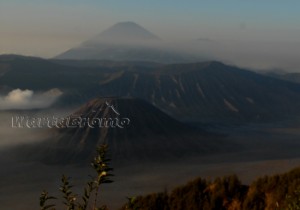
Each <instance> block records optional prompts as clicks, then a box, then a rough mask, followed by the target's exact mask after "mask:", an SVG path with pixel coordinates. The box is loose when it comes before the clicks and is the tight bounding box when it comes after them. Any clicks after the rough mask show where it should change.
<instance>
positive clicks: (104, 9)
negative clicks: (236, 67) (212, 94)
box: [0, 0, 300, 66]
mask: <svg viewBox="0 0 300 210" xmlns="http://www.w3.org/2000/svg"><path fill="white" fill-rule="evenodd" d="M299 10H300V1H299V0H285V1H282V0H252V1H243V0H226V1H225V0H224V1H217V0H190V1H188V0H187V1H183V0H165V1H162V0H151V1H141V0H126V1H123V0H118V1H117V0H51V1H49V0H0V54H4V53H15V54H24V55H33V56H40V57H46V58H49V57H52V56H55V55H57V54H59V53H61V52H64V51H66V50H67V49H69V48H71V47H74V46H76V45H78V44H80V43H81V42H83V41H85V40H87V39H89V38H90V37H94V36H95V35H97V34H99V33H100V32H101V31H103V30H105V29H106V28H108V27H109V26H111V25H113V24H115V23H117V22H121V21H134V22H137V23H138V24H140V25H142V26H143V27H145V28H146V29H148V30H149V31H151V32H152V33H154V34H156V35H158V36H159V37H160V38H162V39H164V40H168V41H170V40H184V41H189V40H196V39H198V38H209V39H212V40H218V41H220V40H221V41H225V42H237V43H240V42H242V43H253V42H254V43H270V45H272V43H276V44H278V45H280V47H278V50H279V49H282V47H284V46H287V47H286V49H283V50H284V52H285V51H289V48H290V46H292V48H293V49H291V51H292V52H291V53H292V56H295V57H297V55H298V54H297V53H298V52H299V51H298V50H299V49H300V24H299V23H300V12H299ZM276 44H275V45H276ZM285 44H286V45H285ZM298 47H299V48H298ZM294 48H295V49H294ZM275 50H277V48H276V49H275ZM293 53H295V54H293ZM298 60H299V59H298ZM299 66H300V65H299Z"/></svg>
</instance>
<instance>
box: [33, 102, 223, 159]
mask: <svg viewBox="0 0 300 210" xmlns="http://www.w3.org/2000/svg"><path fill="white" fill-rule="evenodd" d="M69 117H70V119H71V120H70V121H72V120H73V121H72V123H71V124H72V125H71V124H67V121H63V122H62V123H61V125H62V126H61V127H60V128H54V129H53V130H51V132H50V133H51V138H49V139H48V140H47V141H45V142H43V143H42V144H41V145H39V148H38V149H37V148H35V149H34V150H35V151H39V152H38V159H39V160H42V161H44V162H47V163H59V164H61V163H79V162H88V160H90V159H91V158H92V155H93V153H94V151H95V148H96V147H97V146H98V145H100V144H102V143H106V144H108V145H109V148H110V155H111V157H112V159H113V160H114V161H115V162H122V161H124V160H137V161H140V160H169V159H174V158H180V157H183V156H191V155H203V154H209V153H211V152H213V151H215V152H217V151H221V150H222V151H224V150H225V149H224V148H225V147H224V144H223V143H221V142H222V141H223V140H221V139H222V138H221V137H220V136H217V135H212V134H209V133H207V132H205V131H204V130H201V129H199V128H193V127H190V126H188V125H186V124H184V123H181V122H179V121H177V120H175V119H173V118H171V117H169V116H168V115H167V114H165V113H163V112H162V111H160V110H159V109H157V108H156V107H154V106H153V105H151V104H149V103H147V102H145V101H143V100H141V99H134V98H100V99H94V100H91V101H89V102H88V103H86V104H85V105H83V106H82V107H81V108H80V109H79V110H78V111H76V112H75V113H73V114H72V115H71V116H69ZM79 117H80V120H75V119H78V118H79ZM70 121H68V122H69V123H70ZM75 121H76V122H77V124H76V123H75V124H76V126H74V122H75ZM221 145H223V146H222V149H221Z"/></svg>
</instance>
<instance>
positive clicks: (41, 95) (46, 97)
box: [0, 89, 62, 110]
mask: <svg viewBox="0 0 300 210" xmlns="http://www.w3.org/2000/svg"><path fill="white" fill-rule="evenodd" d="M61 95H62V92H61V91H60V90H59V89H51V90H48V91H46V92H37V93H35V92H34V91H32V90H21V89H15V90H12V91H10V92H9V93H8V94H7V95H6V96H0V110H12V109H18V110H24V109H40V108H46V107H49V106H51V105H52V104H53V103H54V102H55V101H56V100H57V99H58V98H59V97H60V96H61Z"/></svg>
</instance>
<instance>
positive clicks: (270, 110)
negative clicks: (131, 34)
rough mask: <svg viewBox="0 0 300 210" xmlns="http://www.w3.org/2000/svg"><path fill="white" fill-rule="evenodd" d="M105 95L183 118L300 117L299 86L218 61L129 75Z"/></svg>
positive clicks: (107, 87)
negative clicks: (146, 104)
mask: <svg viewBox="0 0 300 210" xmlns="http://www.w3.org/2000/svg"><path fill="white" fill-rule="evenodd" d="M102 90H103V92H102V94H103V95H105V94H114V95H116V96H132V97H140V98H143V99H145V100H147V101H149V102H151V103H152V104H154V105H156V106H157V107H160V108H161V109H163V110H164V111H165V112H167V113H170V114H172V115H173V116H176V117H177V118H178V119H181V120H192V121H193V120H195V121H204V122H205V121H225V122H230V120H236V121H269V120H276V119H277V120H278V119H282V117H293V116H296V115H299V109H298V107H299V105H300V86H299V85H297V84H293V83H290V82H286V81H282V80H279V79H274V78H270V77H266V76H262V75H259V74H256V73H253V72H250V71H246V70H243V69H239V68H237V67H233V66H227V65H224V64H222V63H219V62H206V63H196V64H176V65H166V66H163V67H160V68H158V69H157V70H154V71H151V72H150V71H149V72H142V73H140V72H134V71H131V72H129V71H127V72H124V73H123V74H122V76H120V77H119V78H117V79H115V80H113V81H111V82H109V83H107V84H104V85H103V86H102Z"/></svg>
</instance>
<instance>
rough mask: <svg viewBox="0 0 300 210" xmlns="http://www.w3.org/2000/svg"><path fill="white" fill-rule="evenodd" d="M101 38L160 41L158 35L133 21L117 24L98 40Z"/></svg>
mask: <svg viewBox="0 0 300 210" xmlns="http://www.w3.org/2000/svg"><path fill="white" fill-rule="evenodd" d="M99 38H102V39H109V40H115V41H131V40H137V41H139V40H140V41H144V40H159V38H158V37H157V36H156V35H154V34H153V33H151V32H150V31H148V30H147V29H145V28H144V27H142V26H140V25H139V24H137V23H135V22H132V21H126V22H119V23H116V24H115V25H113V26H111V27H110V28H108V29H106V30H105V31H103V32H102V33H100V34H99V36H97V39H99Z"/></svg>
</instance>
